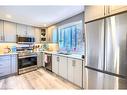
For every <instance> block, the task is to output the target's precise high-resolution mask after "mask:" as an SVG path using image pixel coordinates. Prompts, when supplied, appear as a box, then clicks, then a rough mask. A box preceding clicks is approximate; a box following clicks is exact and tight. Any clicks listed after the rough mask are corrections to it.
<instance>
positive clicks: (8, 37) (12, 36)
mask: <svg viewBox="0 0 127 95" xmlns="http://www.w3.org/2000/svg"><path fill="white" fill-rule="evenodd" d="M4 40H5V42H16V24H15V23H12V22H8V21H4Z"/></svg>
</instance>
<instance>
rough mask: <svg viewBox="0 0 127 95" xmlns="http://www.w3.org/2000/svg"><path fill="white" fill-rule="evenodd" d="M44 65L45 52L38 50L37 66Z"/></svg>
mask: <svg viewBox="0 0 127 95" xmlns="http://www.w3.org/2000/svg"><path fill="white" fill-rule="evenodd" d="M42 66H43V53H42V52H38V53H37V67H38V68H39V67H42Z"/></svg>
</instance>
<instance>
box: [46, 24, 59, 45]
mask: <svg viewBox="0 0 127 95" xmlns="http://www.w3.org/2000/svg"><path fill="white" fill-rule="evenodd" d="M47 42H52V43H57V28H56V26H50V27H48V29H47Z"/></svg>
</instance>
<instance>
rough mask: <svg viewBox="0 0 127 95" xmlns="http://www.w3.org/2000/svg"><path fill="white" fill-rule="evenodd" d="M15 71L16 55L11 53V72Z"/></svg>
mask: <svg viewBox="0 0 127 95" xmlns="http://www.w3.org/2000/svg"><path fill="white" fill-rule="evenodd" d="M17 71H18V61H17V55H11V73H17Z"/></svg>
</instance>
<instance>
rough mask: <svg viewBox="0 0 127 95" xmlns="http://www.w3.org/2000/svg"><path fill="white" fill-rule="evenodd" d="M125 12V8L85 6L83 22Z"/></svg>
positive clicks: (126, 8) (126, 7) (126, 9)
mask: <svg viewBox="0 0 127 95" xmlns="http://www.w3.org/2000/svg"><path fill="white" fill-rule="evenodd" d="M123 11H127V6H122V5H121V6H115V5H114V6H96V5H93V6H86V7H85V22H88V21H92V20H96V19H99V18H103V17H105V16H109V15H113V14H117V13H120V12H123Z"/></svg>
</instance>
